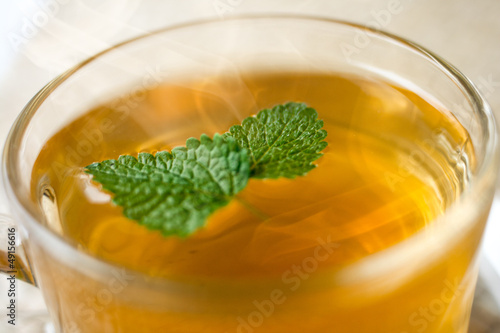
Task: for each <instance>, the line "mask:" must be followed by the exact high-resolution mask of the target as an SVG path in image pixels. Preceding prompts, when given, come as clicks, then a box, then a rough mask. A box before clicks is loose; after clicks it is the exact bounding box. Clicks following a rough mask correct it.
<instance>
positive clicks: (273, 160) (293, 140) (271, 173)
mask: <svg viewBox="0 0 500 333" xmlns="http://www.w3.org/2000/svg"><path fill="white" fill-rule="evenodd" d="M317 117H318V114H317V112H316V111H315V110H314V109H312V108H309V107H307V105H305V104H303V103H287V104H284V105H278V106H275V107H274V108H272V109H265V110H262V111H260V112H259V113H258V114H257V115H256V116H255V117H248V118H246V119H245V120H243V123H242V124H241V125H235V126H232V127H231V129H230V130H229V133H226V134H225V135H224V138H226V139H228V138H231V137H232V138H234V139H235V140H236V141H237V142H238V144H239V145H240V146H241V147H243V148H247V149H248V150H249V152H250V157H251V177H254V178H279V177H286V178H295V177H296V176H302V175H305V174H306V173H307V172H309V171H310V170H312V169H314V168H315V165H313V164H312V162H313V161H315V160H317V159H318V158H319V157H320V156H321V155H322V154H321V153H320V152H321V151H322V150H323V149H324V148H325V147H326V146H327V143H326V142H325V141H323V140H324V139H325V138H326V135H327V133H326V131H325V130H323V129H321V128H322V127H323V121H321V120H318V119H317Z"/></svg>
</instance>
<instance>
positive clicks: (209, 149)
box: [85, 134, 250, 237]
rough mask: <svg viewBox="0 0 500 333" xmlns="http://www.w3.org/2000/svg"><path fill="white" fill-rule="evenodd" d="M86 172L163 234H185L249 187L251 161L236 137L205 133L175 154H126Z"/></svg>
mask: <svg viewBox="0 0 500 333" xmlns="http://www.w3.org/2000/svg"><path fill="white" fill-rule="evenodd" d="M85 172H87V173H89V174H91V175H92V176H93V180H94V181H96V182H99V183H101V184H102V186H103V188H104V189H106V190H108V191H110V192H112V193H113V194H114V198H113V202H114V203H116V204H117V205H119V206H122V207H123V208H124V210H123V212H124V215H125V216H126V217H128V218H130V219H133V220H137V221H138V222H139V223H140V224H143V225H145V226H146V227H148V228H150V229H156V230H160V231H161V232H162V233H163V235H177V236H181V237H185V236H187V235H189V234H191V233H192V232H194V231H195V230H196V229H198V228H200V227H201V226H203V225H204V224H205V221H206V219H207V217H208V216H209V215H210V214H211V213H212V212H214V211H215V210H216V209H218V208H220V207H223V206H225V205H226V204H227V203H228V202H229V201H230V200H231V198H232V197H233V196H234V195H235V194H237V193H238V192H240V191H241V190H242V189H243V188H244V187H245V186H246V184H247V181H248V177H249V174H250V159H249V156H248V154H247V151H246V150H245V149H242V148H241V147H240V146H239V145H238V144H237V143H236V142H235V140H232V139H231V138H226V139H223V137H222V136H221V135H218V134H216V135H215V136H214V139H213V140H211V139H210V138H209V137H208V136H206V135H202V136H201V138H200V140H199V141H198V140H197V139H195V138H190V139H188V140H187V141H186V147H177V148H174V149H172V151H171V152H170V153H169V152H167V151H164V152H159V153H157V154H156V155H155V156H154V155H152V154H148V153H140V154H139V155H138V157H137V158H135V157H133V156H130V155H124V156H120V157H119V158H118V160H106V161H103V162H100V163H94V164H91V165H89V166H87V167H86V168H85Z"/></svg>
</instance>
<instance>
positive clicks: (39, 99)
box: [2, 14, 500, 284]
mask: <svg viewBox="0 0 500 333" xmlns="http://www.w3.org/2000/svg"><path fill="white" fill-rule="evenodd" d="M258 19H268V20H269V19H273V20H283V19H286V20H290V19H295V20H305V21H314V22H325V23H332V24H335V25H340V26H347V27H350V28H352V29H353V30H364V31H365V32H367V33H371V34H373V35H376V36H377V37H381V38H386V39H389V40H392V41H395V42H396V43H397V44H398V45H399V46H401V47H406V48H409V49H411V50H413V51H415V52H417V53H418V54H420V55H422V56H424V57H425V59H426V60H428V61H429V62H431V63H432V65H433V66H437V67H439V68H440V69H441V70H442V71H443V75H446V76H448V77H450V78H452V79H454V80H455V82H456V83H457V84H458V85H459V88H461V89H463V92H464V93H465V94H466V95H467V97H468V98H469V100H470V101H471V102H472V103H471V104H472V107H473V109H474V111H475V112H478V114H480V115H481V116H482V117H481V124H482V126H483V127H484V129H485V131H486V130H487V133H488V138H487V140H486V143H485V156H484V159H483V160H482V162H481V164H480V167H479V168H478V170H477V172H476V175H475V177H474V178H473V179H472V180H471V182H470V183H469V184H468V186H467V188H468V189H467V190H465V191H464V192H463V193H461V194H460V197H459V198H457V200H455V201H454V202H453V203H452V204H451V205H450V206H449V207H448V208H447V209H446V210H445V212H444V213H443V214H442V215H441V216H439V217H437V218H436V219H434V220H433V221H432V223H433V224H438V225H439V226H440V227H441V228H443V229H444V230H446V229H447V228H448V229H449V225H450V223H447V224H446V223H440V220H443V222H445V220H466V219H465V218H464V217H463V216H462V215H463V214H462V213H461V211H463V210H464V209H466V208H467V207H468V208H469V211H471V210H472V209H473V210H472V211H474V210H475V211H481V209H480V208H479V207H478V205H477V202H476V201H477V200H475V198H479V197H480V196H481V193H482V192H484V191H485V190H487V189H490V188H491V187H494V183H495V178H496V170H497V169H498V165H499V164H500V150H499V147H498V145H499V142H498V133H497V131H496V123H495V120H494V116H493V113H492V110H491V108H490V107H489V105H488V103H487V102H486V100H485V99H484V98H483V97H482V95H481V94H480V92H479V91H478V89H477V88H476V87H475V86H474V84H473V83H472V82H471V80H470V79H469V78H467V77H466V76H465V75H464V74H463V73H462V72H460V71H459V70H458V69H457V68H455V67H454V66H453V65H451V64H450V63H448V62H447V61H446V60H444V59H442V58H441V57H440V56H438V55H436V54H434V53H433V52H431V51H429V50H427V49H426V48H424V47H422V46H420V45H419V44H417V43H414V42H412V41H409V40H407V39H405V38H402V37H399V36H397V35H394V34H392V33H389V32H385V31H383V30H380V29H376V28H373V27H368V26H364V25H362V24H357V23H353V22H349V21H346V20H340V19H334V18H328V17H323V16H312V15H297V14H268V15H259V14H256V15H237V16H233V17H231V18H226V19H224V20H223V21H221V20H219V19H217V18H209V19H203V20H196V21H190V22H187V23H181V24H176V25H172V26H167V27H164V28H161V29H158V30H155V31H152V32H148V33H146V34H142V35H140V36H137V37H133V38H130V39H128V40H126V41H123V42H120V43H117V44H115V45H113V46H111V47H109V48H107V49H105V50H103V51H101V52H98V53H96V54H95V55H93V56H91V57H89V58H87V59H86V60H84V61H82V62H80V63H79V64H77V65H75V66H73V67H72V68H70V69H68V70H67V71H65V72H63V73H62V74H60V75H58V76H57V77H55V78H54V79H53V80H51V81H50V82H49V83H47V84H46V85H45V86H44V87H43V88H42V89H41V90H40V91H39V92H37V93H36V94H35V96H34V97H33V98H32V99H31V100H30V101H29V102H28V103H27V104H26V106H25V107H24V108H23V110H22V111H21V113H20V114H19V115H18V117H17V118H16V120H15V121H14V123H13V125H12V127H11V129H10V131H9V133H8V136H7V140H6V142H5V145H4V151H3V156H2V166H3V168H2V177H3V180H4V184H5V189H6V192H7V194H8V197H9V199H10V201H11V203H12V204H13V205H15V206H16V208H17V209H21V210H22V211H23V213H25V214H27V217H28V219H27V220H26V221H24V220H23V223H27V224H29V226H30V227H31V228H33V230H36V231H37V232H39V233H40V235H41V237H47V238H49V239H50V241H51V242H55V243H57V244H59V245H60V246H63V247H64V248H65V249H66V250H67V251H69V252H71V254H72V255H75V256H80V257H81V258H84V259H83V260H87V262H90V263H93V264H95V265H97V267H100V268H102V269H110V268H111V269H122V270H123V269H124V270H125V271H127V272H128V273H129V274H132V275H135V276H143V277H147V280H149V281H151V279H153V280H158V281H168V279H167V278H159V277H151V276H148V275H147V274H146V273H143V272H140V271H136V270H131V269H128V268H124V267H123V266H120V265H118V264H116V263H113V262H110V261H107V260H105V259H103V258H100V257H97V256H95V255H92V254H90V253H87V252H85V251H80V250H78V249H77V248H76V247H75V246H74V245H73V244H71V243H70V242H68V241H67V240H66V239H64V238H63V237H62V236H60V235H59V234H57V233H56V232H54V231H53V230H51V229H49V228H48V227H46V226H44V225H43V224H41V223H40V222H39V218H38V217H37V215H36V214H35V213H34V211H33V210H32V209H31V208H30V207H29V206H28V205H26V204H25V203H24V201H23V200H22V199H21V195H20V193H19V191H18V187H16V186H15V184H13V183H12V182H11V179H14V178H16V174H18V171H17V170H16V165H17V162H16V160H17V158H16V152H17V151H16V148H18V147H19V144H20V143H21V141H22V139H23V137H24V134H25V132H26V129H27V127H28V125H29V123H30V120H31V119H32V118H33V116H34V115H35V113H36V111H37V109H38V108H39V106H40V105H41V104H42V103H43V102H44V100H45V99H46V98H47V97H48V96H49V95H50V94H51V93H52V92H53V91H54V90H55V89H56V88H57V87H58V86H59V85H61V84H62V83H63V82H64V81H65V80H66V79H68V78H70V77H72V75H73V74H75V73H76V72H78V71H79V70H81V69H83V68H84V67H85V66H86V65H88V64H89V63H91V62H92V61H94V60H95V59H98V58H100V57H101V56H103V55H105V54H107V53H109V52H112V51H113V50H115V49H119V48H120V47H122V46H124V45H128V44H131V43H133V42H135V41H137V40H142V39H146V38H148V37H151V36H154V35H159V34H163V33H168V32H170V31H175V30H178V29H183V28H189V27H196V26H203V25H205V24H212V23H217V22H229V21H239V22H244V21H248V20H258ZM458 201H460V206H461V207H460V210H459V209H458V204H457V202H458ZM489 203H490V202H489V201H488V200H482V201H481V202H480V204H481V205H482V206H481V207H483V208H484V207H487V206H488V205H489ZM464 206H466V208H464ZM475 215H478V213H476V214H475ZM475 215H474V216H475ZM471 218H472V217H471ZM469 219H470V218H469ZM469 219H467V220H469ZM448 222H449V221H448ZM464 223H465V222H464ZM458 229H459V228H457V227H455V228H454V229H453V230H452V232H449V233H447V232H442V235H443V236H442V237H440V242H438V241H435V242H433V244H428V245H429V246H430V247H432V246H433V247H434V248H436V249H438V248H439V244H442V242H443V239H442V238H443V237H444V240H445V241H446V240H450V239H452V238H453V237H454V236H456V232H457V230H458ZM419 237H420V238H422V239H423V234H422V230H421V231H418V232H417V233H415V234H414V235H412V236H410V237H409V238H407V239H404V240H402V241H401V242H399V243H397V244H395V245H392V246H390V247H388V248H387V249H385V250H382V251H379V252H377V253H375V254H372V255H370V256H367V257H364V258H362V259H361V260H359V261H358V262H356V263H353V264H350V265H351V266H352V267H349V268H348V269H347V270H346V272H344V273H343V274H341V277H345V278H341V279H340V280H339V281H341V282H342V283H345V284H353V283H356V282H362V281H365V279H366V280H369V279H370V278H371V275H372V274H370V271H372V270H374V269H376V270H379V271H380V269H387V270H392V269H394V267H398V265H401V264H406V265H407V264H408V259H407V258H404V257H402V256H401V255H400V254H399V253H400V252H401V253H406V252H408V251H411V250H412V249H413V250H418V248H420V247H421V244H420V241H419ZM388 257H389V258H388ZM387 262H391V263H390V264H387ZM381 267H382V268H381ZM361 272H362V274H359V273H361ZM379 274H380V272H379ZM362 275H363V276H362ZM353 277H355V278H354V279H353ZM337 282H338V281H337Z"/></svg>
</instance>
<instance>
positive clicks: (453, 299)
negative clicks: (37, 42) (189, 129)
mask: <svg viewBox="0 0 500 333" xmlns="http://www.w3.org/2000/svg"><path fill="white" fill-rule="evenodd" d="M241 70H259V71H267V72H273V71H287V70H305V71H308V70H311V71H312V70H314V71H320V72H338V73H346V74H356V75H363V76H367V77H374V78H382V79H384V80H387V81H389V82H394V83H395V84H398V85H401V86H403V87H408V88H409V89H411V90H418V91H419V92H422V93H423V94H425V95H426V96H431V97H432V99H433V100H435V101H437V103H439V104H440V105H442V106H443V108H445V109H448V110H450V111H451V112H452V113H453V115H454V116H455V117H456V118H457V119H458V121H459V122H460V123H461V124H462V126H464V128H465V129H466V130H467V131H468V132H469V134H470V140H471V141H472V146H473V154H474V158H473V161H465V162H464V163H466V164H468V170H467V172H466V177H467V178H468V183H467V185H466V187H465V188H464V189H463V190H462V193H461V195H460V197H458V198H457V199H456V201H455V202H454V203H453V204H452V205H451V206H450V207H449V208H448V209H447V211H446V212H445V214H444V215H442V216H440V217H439V218H438V219H436V220H435V221H433V223H432V232H426V231H425V230H424V231H421V232H418V233H416V234H414V235H412V236H411V237H410V238H409V239H407V240H405V241H403V242H401V243H399V244H397V245H394V246H392V247H390V248H389V249H387V250H384V251H381V252H379V253H376V254H374V255H371V256H369V257H366V258H364V259H362V260H359V261H357V262H355V263H353V264H351V265H348V266H347V267H345V268H343V269H341V270H339V271H336V272H334V273H331V272H330V273H324V274H317V275H316V276H314V277H311V278H310V279H308V280H307V283H306V282H304V286H305V287H304V288H300V289H299V290H298V291H296V292H294V293H293V294H291V295H288V297H287V298H286V299H285V300H283V298H282V297H280V296H279V294H280V292H281V291H282V288H283V282H282V281H276V280H259V281H236V280H235V281H210V282H206V283H192V281H173V280H166V279H159V278H152V277H149V276H146V275H144V274H141V273H138V272H134V271H130V270H127V269H125V268H123V267H119V266H116V265H113V264H111V263H108V262H105V261H103V260H100V259H99V258H96V257H93V256H91V255H89V254H87V253H84V252H82V251H80V250H78V248H77V247H76V246H75V245H74V244H72V243H71V242H69V241H68V240H67V239H65V238H64V237H63V236H62V235H61V230H60V229H59V228H57V225H54V224H53V223H52V222H51V221H52V220H51V218H50V217H47V216H46V215H44V214H42V210H41V209H40V205H44V204H50V203H49V201H47V202H41V203H39V202H33V200H32V194H31V185H30V181H31V179H30V175H31V173H32V169H33V164H34V161H35V159H36V157H37V155H38V154H39V152H40V150H41V149H42V147H43V145H44V143H45V142H46V141H47V140H48V139H49V138H50V137H51V136H52V135H54V134H55V133H56V132H57V131H58V130H60V129H61V128H63V127H64V126H65V125H67V124H68V123H69V122H71V121H72V120H74V119H76V118H77V117H78V116H81V115H82V114H83V113H84V112H85V111H87V110H89V109H91V108H92V107H95V106H98V105H100V104H102V103H104V102H107V101H109V100H111V99H113V98H116V97H119V96H123V94H124V93H128V92H131V91H136V90H138V89H145V88H148V87H154V86H156V85H158V84H160V83H161V82H162V81H163V80H164V79H166V78H168V79H169V80H172V78H174V79H175V78H176V77H179V78H185V77H189V78H200V77H201V78H202V77H206V76H214V75H220V74H225V73H237V72H238V71H241ZM102 130H103V131H104V130H106V129H102ZM423 139H426V138H423ZM435 144H436V149H439V148H440V147H439V142H436V143H435ZM459 148H460V147H458V146H457V150H455V151H452V152H449V151H444V152H443V154H451V155H450V156H447V157H449V158H451V159H456V160H460V159H461V158H465V157H464V156H463V155H462V153H463V152H461V151H460V149H459ZM452 155H453V156H452ZM3 163H4V173H3V177H4V179H5V182H6V184H7V192H8V196H9V200H10V206H11V207H12V212H11V213H12V219H13V220H15V221H16V223H17V228H19V231H20V234H21V237H22V245H18V249H17V252H18V255H19V257H18V260H17V261H16V265H17V266H16V270H17V271H18V278H19V279H21V280H24V281H27V282H30V283H32V284H36V285H37V286H39V287H40V288H41V290H42V292H43V294H44V298H45V300H46V303H47V307H48V309H49V311H50V313H51V315H52V318H53V322H54V326H55V327H56V330H57V331H58V332H67V333H71V332H82V333H83V332H154V331H157V330H161V331H168V332H206V331H214V332H274V333H277V332H303V331H306V332H325V331H331V330H333V331H334V332H338V333H354V332H373V333H378V332H380V333H382V332H383V333H388V332H395V333H404V332H406V333H410V332H424V331H425V332H440V333H446V332H450V333H452V332H453V333H463V332H466V331H467V327H468V320H469V316H470V309H471V304H472V297H473V293H474V287H475V283H476V278H477V274H478V267H477V266H478V265H477V252H478V246H479V244H480V241H481V236H482V233H483V230H484V226H485V222H486V219H487V215H488V212H489V208H490V206H491V201H492V198H493V194H494V184H495V180H496V175H497V167H498V163H499V153H498V143H497V134H496V130H495V122H494V119H493V116H492V112H491V110H490V108H489V106H488V105H487V103H486V102H485V100H484V99H483V98H482V97H481V96H480V94H479V93H478V91H477V89H476V88H475V87H474V86H473V84H472V83H471V82H470V81H469V80H468V79H467V78H466V77H464V75H463V74H461V73H460V72H459V71H458V70H456V69H455V68H454V67H453V66H451V65H450V64H448V63H447V62H446V61H444V60H442V59H441V58H439V57H438V56H436V55H434V54H432V53H431V52H429V51H427V50H425V49H423V48H422V47H420V46H417V45H415V44H413V43H411V42H408V41H406V40H404V39H401V38H398V37H395V36H393V35H390V34H387V33H383V32H380V31H376V30H373V29H369V28H366V27H362V26H358V25H355V24H351V23H347V22H341V21H335V20H329V19H320V18H309V17H288V16H276V17H243V18H235V19H229V20H215V21H204V22H198V23H193V24H185V25H180V26H176V27H173V28H168V29H165V30H161V31H158V32H155V33H153V34H149V35H146V36H142V37H139V38H136V39H134V40H131V41H128V42H125V43H123V44H120V45H117V46H115V47H113V48H111V49H109V50H106V51H104V52H102V53H100V54H98V55H96V56H94V57H92V58H91V59H89V60H87V61H85V62H83V63H82V64H80V65H78V66H77V67H75V68H73V69H71V70H69V71H68V72H66V73H64V74H62V75H61V76H59V77H57V78H56V79H54V80H53V81H52V82H50V83H49V84H48V85H47V86H46V87H44V88H43V89H42V90H41V91H40V92H39V93H38V94H37V95H36V96H35V97H34V98H33V99H32V100H31V101H30V102H29V103H28V105H27V106H26V108H25V109H24V110H23V112H22V114H21V115H20V116H19V118H18V119H17V121H16V123H15V124H14V126H13V128H12V130H11V132H10V135H9V138H8V141H7V144H6V147H5V152H4V159H3ZM48 199H50V198H48ZM55 218H56V217H55ZM6 221H7V220H6V219H2V220H1V221H0V223H2V224H3V226H4V227H5V226H8V222H6ZM24 249H26V253H27V256H24V255H23V254H24V252H23V251H24ZM1 250H2V251H4V250H5V249H4V248H1ZM0 263H1V265H2V271H4V272H7V271H9V270H12V269H9V267H8V262H4V261H2V262H0ZM308 286H316V287H314V288H316V289H317V290H315V292H313V293H311V288H308ZM424 291H425V292H424ZM307 297H315V298H316V299H317V304H318V306H317V307H310V306H309V307H307V308H305V307H304V306H301V304H302V302H301V300H303V299H304V298H307ZM401 300H404V301H401Z"/></svg>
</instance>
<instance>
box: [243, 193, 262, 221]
mask: <svg viewBox="0 0 500 333" xmlns="http://www.w3.org/2000/svg"><path fill="white" fill-rule="evenodd" d="M235 199H236V200H237V201H238V202H239V203H240V204H242V205H243V206H244V207H245V208H246V209H248V210H249V211H250V212H251V213H252V214H254V215H255V216H257V217H258V218H260V219H261V220H267V219H268V218H269V216H268V215H267V214H266V213H263V212H261V211H260V210H258V209H257V208H255V207H254V206H252V205H251V204H250V203H249V202H248V201H246V200H245V199H243V198H241V197H239V196H236V197H235Z"/></svg>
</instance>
